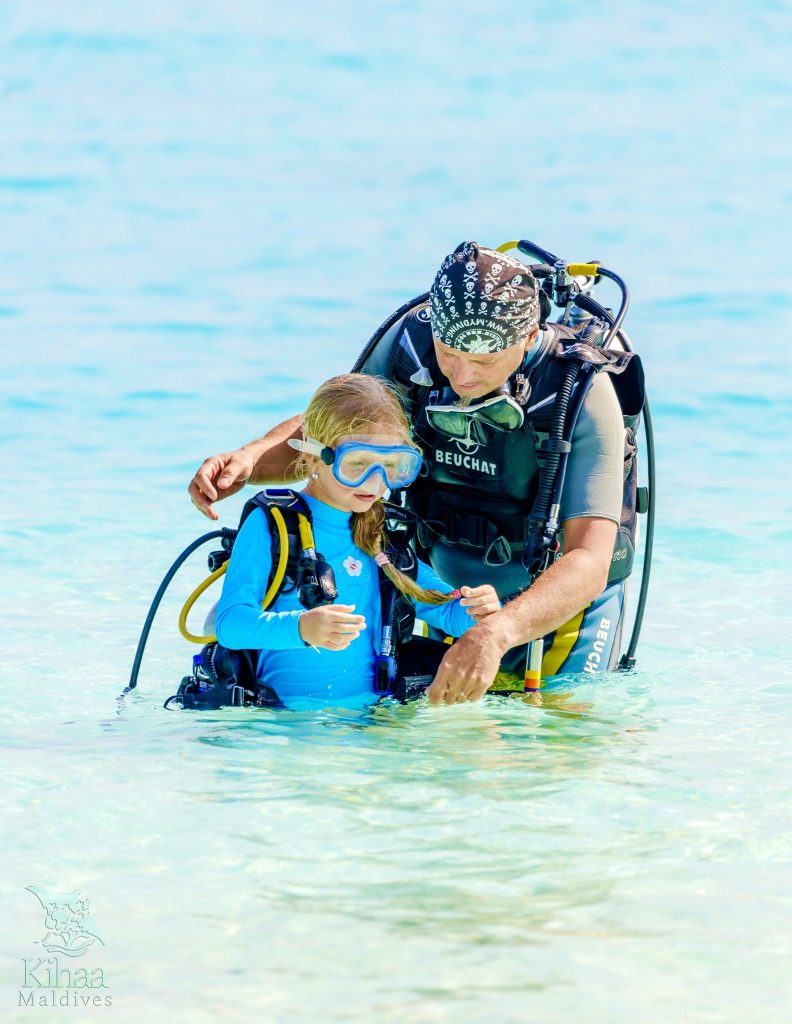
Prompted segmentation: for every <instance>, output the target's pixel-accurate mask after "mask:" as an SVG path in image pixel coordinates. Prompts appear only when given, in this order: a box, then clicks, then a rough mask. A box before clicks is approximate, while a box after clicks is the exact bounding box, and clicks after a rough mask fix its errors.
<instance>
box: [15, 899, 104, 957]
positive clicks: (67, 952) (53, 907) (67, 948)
mask: <svg viewBox="0 0 792 1024" xmlns="http://www.w3.org/2000/svg"><path fill="white" fill-rule="evenodd" d="M26 891H27V892H32V893H33V895H34V896H35V897H36V898H37V899H38V901H39V903H40V904H41V906H42V908H43V910H44V927H45V928H46V929H47V931H46V934H45V935H44V938H43V939H42V940H41V944H42V946H43V947H44V949H46V951H47V952H48V953H54V954H59V955H60V956H82V955H83V953H84V952H85V951H86V950H87V949H90V948H91V946H93V944H94V943H95V942H101V943H102V945H104V939H103V938H102V936H101V934H100V932H99V927H98V925H97V924H96V921H94V919H93V917H92V916H91V902H90V900H89V899H88V897H87V896H85V895H84V894H83V893H81V892H80V891H79V889H75V890H74V892H67V893H62V892H49V891H48V890H46V889H42V888H41V887H40V886H38V885H29V886H28V887H27V890H26Z"/></svg>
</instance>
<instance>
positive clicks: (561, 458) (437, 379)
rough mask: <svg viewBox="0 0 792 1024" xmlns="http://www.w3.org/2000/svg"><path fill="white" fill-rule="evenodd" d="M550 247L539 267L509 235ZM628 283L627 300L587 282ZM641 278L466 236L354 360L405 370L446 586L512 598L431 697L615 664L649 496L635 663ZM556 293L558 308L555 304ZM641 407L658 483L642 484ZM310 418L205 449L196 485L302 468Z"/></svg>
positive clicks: (422, 501) (404, 386)
mask: <svg viewBox="0 0 792 1024" xmlns="http://www.w3.org/2000/svg"><path fill="white" fill-rule="evenodd" d="M512 249H517V250H518V251H519V252H521V253H522V254H524V255H528V256H531V257H533V258H537V259H540V260H542V262H541V263H539V264H533V265H527V264H526V263H524V262H522V260H518V259H516V258H514V257H512V256H510V255H508V252H507V251H506V250H512ZM603 277H604V278H608V279H610V280H611V281H613V282H615V283H616V285H617V286H618V287H619V288H620V289H621V293H622V302H621V305H620V308H619V310H618V312H617V314H616V315H614V314H613V313H612V312H611V310H609V309H607V308H605V307H604V306H602V305H600V303H599V302H597V301H596V300H595V299H593V297H592V296H591V295H590V294H589V292H590V291H591V288H592V287H593V286H594V285H595V284H596V283H598V282H599V280H600V279H601V278H603ZM628 301H629V299H628V294H627V289H626V286H625V285H624V283H623V281H622V280H621V278H620V277H619V276H618V275H616V274H615V273H613V272H612V271H609V270H606V269H605V268H604V267H602V266H601V265H599V264H598V263H595V262H592V263H588V264H567V263H566V262H565V261H563V260H559V259H558V258H557V257H555V256H553V255H552V254H551V253H548V252H547V251H546V250H543V249H540V248H539V247H538V246H535V245H533V244H532V243H530V242H528V241H524V240H523V241H519V242H511V243H507V244H506V245H505V246H502V247H501V248H500V249H499V250H492V249H488V248H485V247H483V246H480V245H478V244H477V243H475V242H463V243H461V244H460V245H459V246H457V248H456V249H455V250H454V252H452V253H451V254H450V255H448V256H447V257H446V259H445V260H444V261H443V263H442V265H441V266H440V269H439V271H438V272H437V275H436V277H435V279H434V283H433V285H432V288H431V290H430V292H428V293H426V294H424V295H421V296H419V297H418V298H417V299H414V300H412V301H411V302H410V303H407V304H406V305H405V306H403V307H401V309H399V310H397V311H396V312H395V313H394V314H393V315H392V316H391V317H389V318H388V319H387V320H386V321H385V322H384V323H383V324H382V325H381V327H380V328H379V329H378V330H377V331H376V332H375V334H374V336H373V337H372V339H371V340H370V341H369V343H368V345H367V346H366V347H365V349H364V351H363V352H362V353H361V355H360V357H359V358H358V360H357V362H356V364H355V366H354V368H353V369H354V370H355V371H358V372H361V373H363V374H373V375H380V376H382V377H383V378H385V379H387V380H390V381H391V382H392V383H394V384H396V385H398V386H399V387H400V389H401V391H402V393H403V395H404V398H405V400H406V402H407V408H408V411H409V413H410V416H411V420H412V423H413V429H414V432H415V436H416V439H417V441H418V442H419V443H420V445H421V447H422V449H423V453H424V466H423V472H422V475H421V476H419V477H418V479H417V480H416V481H415V483H414V484H413V487H412V488H411V490H410V492H409V494H408V501H409V507H410V508H411V509H412V510H413V511H414V513H415V514H416V516H417V524H418V536H417V541H418V550H419V552H420V553H422V554H423V555H425V556H426V557H427V558H428V560H429V561H430V563H431V565H432V567H433V569H434V570H435V571H436V572H437V574H438V575H439V576H440V577H441V578H442V579H444V580H445V581H446V582H447V583H448V584H450V585H451V586H459V585H461V583H462V582H463V581H464V582H466V583H467V582H470V583H474V584H477V585H482V584H485V583H489V584H491V585H492V586H494V588H495V590H496V591H497V594H498V596H499V598H500V599H501V601H502V602H503V606H502V608H500V609H499V610H498V611H496V612H493V613H491V614H489V615H487V616H486V617H485V618H484V619H482V620H481V621H479V622H477V623H476V624H475V625H474V626H473V627H472V628H470V629H469V630H467V631H466V632H465V633H464V636H462V637H461V638H460V639H459V640H457V641H456V642H455V643H454V644H453V645H452V646H450V648H449V649H448V650H447V651H446V653H445V656H444V658H443V660H442V663H441V665H440V667H439V669H438V671H437V673H436V675H435V678H434V681H433V682H432V684H431V686H430V687H429V688H428V690H427V691H426V692H427V696H428V697H429V699H430V701H432V702H433V703H440V702H444V703H447V704H452V703H457V702H461V701H465V700H478V699H480V698H481V697H482V696H483V695H484V693H486V692H487V691H488V690H490V691H491V692H514V691H524V690H527V691H531V690H536V689H538V688H539V687H541V686H542V685H545V684H546V683H547V681H548V680H550V681H552V680H553V679H554V677H556V678H560V677H561V676H563V675H566V674H568V673H575V672H582V673H587V674H591V675H595V674H597V673H599V672H603V671H608V670H611V669H614V668H616V667H617V664H619V662H618V658H619V651H620V645H621V634H622V627H623V622H624V615H625V587H626V581H627V578H628V577H629V575H630V572H631V570H632V565H633V560H634V555H635V543H636V532H637V515H638V513H639V512H648V513H649V517H648V528H647V538H646V546H645V550H644V571H643V580H642V587H641V593H640V599H639V603H638V610H637V615H636V622H635V626H634V629H633V634H632V638H631V641H630V644H629V647H628V650H627V653H626V654H625V656H624V657H623V658H622V660H621V663H620V667H626V668H629V667H632V664H634V653H635V647H636V645H637V639H638V633H639V631H640V624H641V619H642V616H643V610H644V604H645V599H646V592H647V585H648V573H649V565H650V562H651V541H652V527H653V517H654V505H653V502H651V501H650V498H651V496H652V492H653V484H654V469H653V446H652V438H651V419H650V416H649V409H648V404H647V403H646V401H645V395H644V385H643V371H642V368H641V364H640V361H639V359H638V358H637V356H635V355H634V353H633V352H632V350H631V347H630V344H629V340H628V338H627V336H626V334H625V332H624V330H623V328H622V321H623V319H624V316H625V313H626V309H627V305H628ZM554 305H555V306H556V307H559V308H560V309H561V313H562V315H561V317H560V318H559V321H558V322H550V320H549V319H548V318H549V315H550V313H551V311H552V308H553V306H554ZM642 412H643V413H644V418H645V426H646V431H647V440H648V445H647V451H648V455H649V487H648V488H647V487H638V485H637V462H636V442H635V432H636V430H637V427H638V422H639V418H640V415H641V413H642ZM301 435H302V417H299V416H297V417H294V418H292V419H290V420H287V421H286V422H284V423H282V424H280V425H279V426H278V427H276V428H274V429H273V430H272V431H270V432H269V433H268V434H267V435H266V436H265V437H263V438H261V439H260V440H258V441H254V442H252V443H250V444H248V445H246V446H244V447H243V448H241V449H240V450H239V451H236V452H228V453H223V454H221V455H217V456H214V457H212V458H209V459H207V460H205V462H204V463H203V465H202V466H201V467H200V469H199V470H198V472H197V473H196V474H195V477H194V478H193V480H192V482H191V483H190V486H189V491H190V495H191V498H192V500H193V503H194V504H195V505H196V507H198V509H199V510H200V511H201V512H203V513H204V514H205V515H206V516H208V517H209V518H213V519H216V518H218V517H217V513H216V512H215V510H214V508H213V502H215V501H217V500H220V499H222V498H224V497H227V496H228V495H230V494H233V493H236V492H237V491H238V490H240V489H241V488H242V487H243V486H244V485H245V484H246V483H248V482H250V483H262V482H265V481H276V480H284V481H285V480H289V479H295V477H296V476H297V475H298V466H297V465H295V463H294V456H293V452H292V449H291V448H289V446H288V443H289V441H290V439H291V440H294V439H298V438H299V437H300V436H301Z"/></svg>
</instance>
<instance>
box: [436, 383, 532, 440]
mask: <svg viewBox="0 0 792 1024" xmlns="http://www.w3.org/2000/svg"><path fill="white" fill-rule="evenodd" d="M426 419H427V420H428V422H429V425H430V426H431V427H434V429H435V430H439V431H440V432H441V433H443V434H447V435H448V437H456V438H467V437H468V436H469V435H470V432H471V426H472V424H474V423H482V424H486V425H487V426H490V427H493V428H494V429H495V430H516V429H517V428H518V427H521V426H522V424H523V420H524V419H525V416H524V414H523V411H522V408H521V407H520V405H519V404H518V403H517V402H516V401H515V400H514V399H513V398H512V397H511V395H506V394H498V395H491V396H490V397H489V398H483V399H481V400H479V401H477V402H472V403H471V404H470V405H465V406H459V405H455V404H451V405H428V406H427V407H426Z"/></svg>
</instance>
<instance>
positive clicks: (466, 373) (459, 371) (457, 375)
mask: <svg viewBox="0 0 792 1024" xmlns="http://www.w3.org/2000/svg"><path fill="white" fill-rule="evenodd" d="M475 380H476V373H475V368H474V367H472V366H466V365H465V364H464V363H463V362H462V361H461V360H458V361H457V362H455V363H454V364H453V365H452V367H451V383H452V384H460V385H461V384H473V383H474V382H475Z"/></svg>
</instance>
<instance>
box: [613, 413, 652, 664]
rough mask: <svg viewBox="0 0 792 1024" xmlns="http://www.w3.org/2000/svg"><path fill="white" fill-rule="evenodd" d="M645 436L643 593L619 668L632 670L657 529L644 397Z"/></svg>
mask: <svg viewBox="0 0 792 1024" xmlns="http://www.w3.org/2000/svg"><path fill="white" fill-rule="evenodd" d="M642 416H643V425H644V434H645V436H646V473H647V491H648V494H647V500H648V503H649V507H648V508H647V510H646V540H645V541H644V560H643V570H642V572H641V591H640V593H639V595H638V605H637V607H636V609H635V622H634V623H633V631H632V636H631V637H630V643H629V645H628V647H627V651H626V652H625V653H624V654H623V655H622V658H621V661H620V662H619V668H624V669H630V668H632V667H633V666H634V665H635V651H636V648H637V647H638V639H639V637H640V635H641V626H642V625H643V617H644V609H645V608H646V598H647V597H648V595H649V574H650V573H651V570H652V549H653V547H654V528H655V447H654V430H653V429H652V413H651V411H650V409H649V399H648V398H646V396H644V405H643V410H642Z"/></svg>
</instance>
